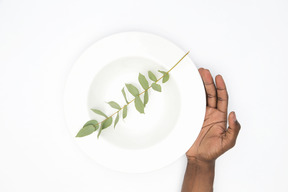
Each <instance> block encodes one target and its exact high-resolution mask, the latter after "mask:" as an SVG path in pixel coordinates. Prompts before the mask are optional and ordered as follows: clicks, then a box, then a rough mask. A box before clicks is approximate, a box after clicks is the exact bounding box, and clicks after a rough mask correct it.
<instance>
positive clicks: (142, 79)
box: [138, 73, 149, 90]
mask: <svg viewBox="0 0 288 192" xmlns="http://www.w3.org/2000/svg"><path fill="white" fill-rule="evenodd" d="M138 81H139V83H140V84H141V86H142V87H143V89H145V90H146V89H148V88H149V83H148V81H147V79H146V77H145V76H144V75H142V74H141V73H139V76H138Z"/></svg>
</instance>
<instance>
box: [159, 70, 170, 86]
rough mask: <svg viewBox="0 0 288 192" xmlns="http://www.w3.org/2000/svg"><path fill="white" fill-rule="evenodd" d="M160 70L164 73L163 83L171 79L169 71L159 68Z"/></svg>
mask: <svg viewBox="0 0 288 192" xmlns="http://www.w3.org/2000/svg"><path fill="white" fill-rule="evenodd" d="M158 71H159V72H160V73H162V74H163V79H162V83H166V82H167V81H168V80H169V73H167V72H165V71H160V70H158Z"/></svg>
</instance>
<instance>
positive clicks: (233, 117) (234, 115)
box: [232, 111, 237, 122]
mask: <svg viewBox="0 0 288 192" xmlns="http://www.w3.org/2000/svg"><path fill="white" fill-rule="evenodd" d="M233 113H234V114H233V116H232V119H233V121H234V122H236V121H237V118H236V113H235V112H234V111H233Z"/></svg>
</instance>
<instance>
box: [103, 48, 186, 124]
mask: <svg viewBox="0 0 288 192" xmlns="http://www.w3.org/2000/svg"><path fill="white" fill-rule="evenodd" d="M189 52H190V51H188V52H187V53H186V54H185V55H184V56H183V57H182V58H181V59H180V60H179V61H178V62H177V63H176V64H175V65H174V66H173V67H171V69H169V71H167V73H166V74H164V75H162V76H161V77H160V78H159V79H157V81H155V83H157V82H158V81H160V80H161V79H162V78H163V77H164V76H165V75H167V74H168V73H169V72H170V71H171V70H172V69H174V68H175V67H176V66H177V65H178V64H179V63H180V62H181V61H182V60H183V59H184V58H185V57H186V56H187V55H188V54H189ZM151 87H152V85H150V86H149V87H148V88H147V89H146V90H144V91H142V92H141V93H139V95H138V96H140V95H142V94H143V93H145V92H146V91H148V90H149V89H150V88H151ZM134 100H135V98H134V99H132V100H131V101H129V102H128V103H127V104H126V105H124V106H123V107H122V108H121V109H119V110H118V111H116V112H115V113H113V114H112V115H110V116H109V117H107V118H106V119H104V120H103V121H101V122H99V123H98V124H101V123H102V122H104V121H105V120H107V119H109V118H110V117H113V116H114V115H115V114H117V113H119V111H121V110H122V109H123V108H124V107H125V106H128V105H129V104H130V103H132V102H133V101H134Z"/></svg>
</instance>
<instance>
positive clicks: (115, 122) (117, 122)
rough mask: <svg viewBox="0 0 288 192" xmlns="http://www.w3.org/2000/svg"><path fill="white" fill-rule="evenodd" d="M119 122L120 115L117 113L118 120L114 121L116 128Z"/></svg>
mask: <svg viewBox="0 0 288 192" xmlns="http://www.w3.org/2000/svg"><path fill="white" fill-rule="evenodd" d="M118 121H119V113H117V116H116V119H115V121H114V128H115V126H116V125H117V123H118Z"/></svg>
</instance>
